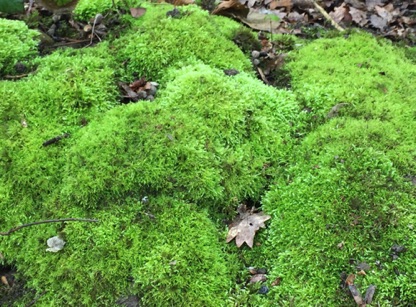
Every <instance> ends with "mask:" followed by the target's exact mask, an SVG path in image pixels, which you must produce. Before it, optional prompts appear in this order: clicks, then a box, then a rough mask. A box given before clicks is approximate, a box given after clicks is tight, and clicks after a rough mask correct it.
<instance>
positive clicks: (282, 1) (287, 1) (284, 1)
mask: <svg viewBox="0 0 416 307" xmlns="http://www.w3.org/2000/svg"><path fill="white" fill-rule="evenodd" d="M280 7H284V8H286V10H287V11H290V8H291V7H292V0H273V1H272V2H271V3H270V6H269V8H270V9H271V10H274V9H276V8H280Z"/></svg>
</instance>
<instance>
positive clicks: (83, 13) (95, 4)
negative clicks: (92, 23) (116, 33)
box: [73, 0, 120, 20]
mask: <svg viewBox="0 0 416 307" xmlns="http://www.w3.org/2000/svg"><path fill="white" fill-rule="evenodd" d="M119 2H120V1H119V0H94V1H90V0H80V1H78V3H77V6H76V7H75V9H74V12H73V13H74V15H75V17H76V18H77V19H79V20H89V19H90V18H93V17H94V16H95V15H96V14H102V15H104V13H106V12H107V11H108V10H110V9H111V8H113V3H114V4H118V3H119Z"/></svg>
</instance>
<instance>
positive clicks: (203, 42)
mask: <svg viewBox="0 0 416 307" xmlns="http://www.w3.org/2000/svg"><path fill="white" fill-rule="evenodd" d="M150 8H151V9H149V10H148V11H147V12H146V14H145V15H144V16H143V17H141V18H140V19H138V20H137V21H136V26H137V27H138V28H135V29H133V30H132V31H130V33H129V34H126V35H124V36H123V37H122V38H120V39H119V40H117V42H116V43H115V46H114V49H113V51H114V54H115V56H116V58H117V60H118V61H119V62H120V63H122V62H124V63H126V67H125V72H122V75H124V76H126V77H127V78H132V76H135V75H138V76H146V77H147V78H148V79H151V80H156V81H160V80H161V78H162V77H163V76H164V74H165V72H166V69H167V68H168V67H170V68H180V67H183V66H186V65H190V64H194V63H196V62H203V63H204V64H206V65H210V66H211V67H215V68H220V69H230V68H233V69H237V70H240V71H245V72H250V71H251V64H250V61H249V60H248V59H247V58H246V57H245V56H244V54H243V53H242V52H241V51H240V50H239V49H238V47H237V46H236V45H235V44H233V42H231V41H230V40H229V39H228V38H227V37H226V36H225V35H224V34H223V33H224V30H221V28H220V27H219V26H218V25H217V24H216V20H217V17H215V16H210V15H209V14H208V12H205V11H202V10H201V9H198V8H197V7H195V6H192V5H191V6H187V7H181V8H180V10H181V12H182V13H181V15H182V17H181V18H172V17H167V16H166V13H167V12H168V11H170V10H172V9H173V6H170V5H159V6H158V7H156V8H155V7H154V6H151V7H150ZM219 20H220V21H221V25H223V24H224V23H225V22H228V23H230V24H234V23H235V22H234V21H231V20H227V21H224V19H221V18H220V19H219Z"/></svg>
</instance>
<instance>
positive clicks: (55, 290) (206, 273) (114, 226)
mask: <svg viewBox="0 0 416 307" xmlns="http://www.w3.org/2000/svg"><path fill="white" fill-rule="evenodd" d="M61 214H68V215H72V216H77V215H79V216H83V215H84V216H85V215H86V214H87V213H86V212H83V211H80V210H77V209H74V208H72V209H71V208H69V207H67V208H66V209H65V210H62V209H58V210H57V212H55V216H60V215H61ZM149 214H152V215H153V216H154V217H152V218H151V217H149ZM34 216H38V214H36V213H35V214H34ZM92 216H93V217H94V218H97V219H99V220H100V222H99V223H76V222H74V223H67V224H65V225H64V224H62V225H61V224H49V225H41V226H36V227H33V228H28V229H26V230H23V231H22V232H20V233H17V234H16V237H15V240H11V238H4V237H2V238H1V240H2V247H3V249H2V251H3V252H4V253H3V254H4V255H5V257H7V258H9V257H13V259H15V261H16V262H17V263H18V264H19V270H21V271H22V272H24V273H25V276H26V277H27V278H28V279H29V283H28V286H30V287H32V288H34V289H36V290H37V291H38V292H39V293H41V292H43V291H44V290H45V292H44V295H42V296H41V297H40V299H39V301H38V302H37V304H39V305H40V306H50V305H62V304H65V305H88V306H110V305H114V303H115V301H116V300H117V299H118V298H120V297H123V296H126V295H137V296H138V297H139V299H140V302H141V304H144V305H147V306H148V305H154V304H155V302H163V305H176V306H177V305H181V306H195V304H196V305H198V306H220V305H222V302H223V301H224V300H225V299H226V294H227V291H228V289H229V287H230V277H229V274H230V271H231V268H232V266H230V265H229V264H227V263H226V260H227V259H226V258H225V256H224V254H223V253H222V251H221V244H220V243H219V241H218V235H217V231H216V228H215V226H214V225H213V224H212V222H211V221H210V220H209V219H208V217H207V213H206V212H204V211H201V210H199V209H198V208H197V206H195V205H192V204H186V203H182V202H179V201H175V200H173V199H170V198H166V197H159V198H150V202H149V204H148V205H147V206H146V207H143V205H142V204H140V202H137V201H134V200H133V199H127V200H125V202H124V203H122V204H121V205H111V206H110V207H109V208H108V210H106V211H96V212H95V213H94V214H92ZM58 233H59V234H60V236H61V237H63V238H64V240H65V241H66V245H65V247H64V249H63V250H62V251H60V252H58V253H56V254H54V253H48V252H46V251H45V249H46V240H47V239H48V238H49V237H51V236H54V235H56V234H58ZM39 260H41V261H39Z"/></svg>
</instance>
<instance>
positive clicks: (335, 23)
mask: <svg viewBox="0 0 416 307" xmlns="http://www.w3.org/2000/svg"><path fill="white" fill-rule="evenodd" d="M311 2H312V3H313V5H314V6H315V8H316V9H317V10H318V11H319V12H320V13H321V14H322V15H323V16H324V17H325V18H326V20H328V21H329V22H330V23H331V24H332V25H333V26H334V27H335V29H337V30H338V31H341V32H343V31H345V29H344V28H343V27H341V26H340V25H339V24H338V23H337V22H336V21H335V20H334V19H333V18H332V17H331V16H329V14H328V13H327V12H326V11H325V10H324V8H323V7H322V6H320V5H319V4H318V3H316V1H315V0H311Z"/></svg>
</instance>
